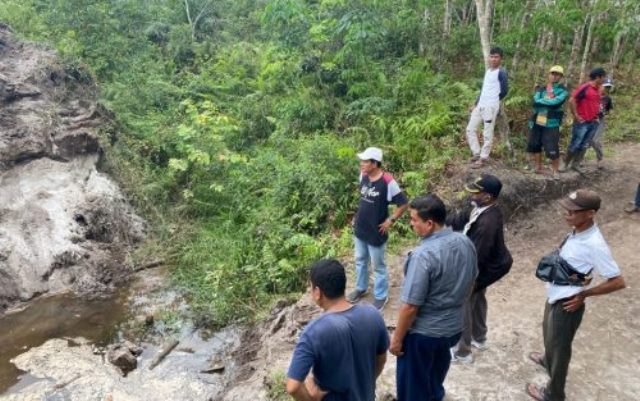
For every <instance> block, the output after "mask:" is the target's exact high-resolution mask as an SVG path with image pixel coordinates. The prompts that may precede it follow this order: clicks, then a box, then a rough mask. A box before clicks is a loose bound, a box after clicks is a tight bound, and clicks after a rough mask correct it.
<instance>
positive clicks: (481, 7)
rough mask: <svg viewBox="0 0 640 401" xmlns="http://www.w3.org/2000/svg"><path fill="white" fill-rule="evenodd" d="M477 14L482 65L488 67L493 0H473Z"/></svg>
mask: <svg viewBox="0 0 640 401" xmlns="http://www.w3.org/2000/svg"><path fill="white" fill-rule="evenodd" d="M475 2H476V14H477V15H478V29H479V31H480V45H481V46H482V55H483V56H484V65H485V67H486V68H489V50H490V48H491V20H492V18H491V17H492V13H493V0H475Z"/></svg>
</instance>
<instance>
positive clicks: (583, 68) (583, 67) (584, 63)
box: [580, 12, 596, 82]
mask: <svg viewBox="0 0 640 401" xmlns="http://www.w3.org/2000/svg"><path fill="white" fill-rule="evenodd" d="M595 20H596V16H595V14H594V12H592V13H591V16H590V18H589V29H588V30H587V40H586V41H585V43H584V51H583V52H582V62H581V63H580V82H584V80H585V76H586V69H587V61H588V60H589V50H590V49H591V39H592V38H593V26H594V25H595Z"/></svg>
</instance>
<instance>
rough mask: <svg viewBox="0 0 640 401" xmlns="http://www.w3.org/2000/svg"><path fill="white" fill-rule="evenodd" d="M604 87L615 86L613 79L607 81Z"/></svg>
mask: <svg viewBox="0 0 640 401" xmlns="http://www.w3.org/2000/svg"><path fill="white" fill-rule="evenodd" d="M602 86H613V79H611V78H607V79H605V80H604V83H603V84H602Z"/></svg>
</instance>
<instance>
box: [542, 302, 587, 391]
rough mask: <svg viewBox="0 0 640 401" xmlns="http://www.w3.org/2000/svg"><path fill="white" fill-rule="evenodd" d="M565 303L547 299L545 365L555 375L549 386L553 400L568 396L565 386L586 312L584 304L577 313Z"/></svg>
mask: <svg viewBox="0 0 640 401" xmlns="http://www.w3.org/2000/svg"><path fill="white" fill-rule="evenodd" d="M562 302H564V301H563V300H560V301H557V302H556V303H554V304H553V305H549V303H548V302H547V303H546V305H545V308H544V320H543V321H542V336H543V337H544V366H545V367H546V368H547V372H548V373H549V376H550V377H551V380H549V383H548V384H547V388H546V392H547V395H548V397H549V400H550V401H564V399H565V395H564V386H565V383H566V382H567V373H568V371H569V362H570V361H571V343H572V342H573V337H574V336H575V335H576V332H577V331H578V327H580V323H581V322H582V315H583V314H584V305H582V307H581V308H580V309H578V310H577V311H575V312H566V311H565V310H564V309H563V308H562Z"/></svg>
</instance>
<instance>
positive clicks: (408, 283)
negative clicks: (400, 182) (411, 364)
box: [400, 228, 478, 337]
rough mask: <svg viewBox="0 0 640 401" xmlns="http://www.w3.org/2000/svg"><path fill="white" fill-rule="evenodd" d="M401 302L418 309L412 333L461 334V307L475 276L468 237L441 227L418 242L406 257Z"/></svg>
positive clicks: (430, 334)
mask: <svg viewBox="0 0 640 401" xmlns="http://www.w3.org/2000/svg"><path fill="white" fill-rule="evenodd" d="M404 274H405V277H404V283H403V284H402V295H401V297H400V299H401V301H402V302H403V303H406V304H410V305H414V306H418V307H419V309H418V314H417V316H416V320H415V322H414V323H413V326H412V327H411V329H410V332H411V333H418V334H422V335H426V336H430V337H450V336H453V335H456V334H458V333H460V332H461V331H462V322H463V316H462V307H463V305H464V302H465V300H466V299H467V298H468V296H469V294H470V293H471V289H472V286H473V284H474V281H475V279H476V276H477V274H478V267H477V265H476V251H475V248H474V246H473V243H472V242H471V240H470V239H469V238H467V236H465V235H463V234H460V233H456V232H453V231H452V230H451V229H450V228H443V229H442V230H440V231H437V232H435V233H433V234H431V235H429V236H428V237H425V238H424V239H422V241H420V244H419V245H418V246H417V247H416V248H415V249H414V250H413V251H412V252H411V253H409V256H408V257H407V261H406V262H405V267H404Z"/></svg>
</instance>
